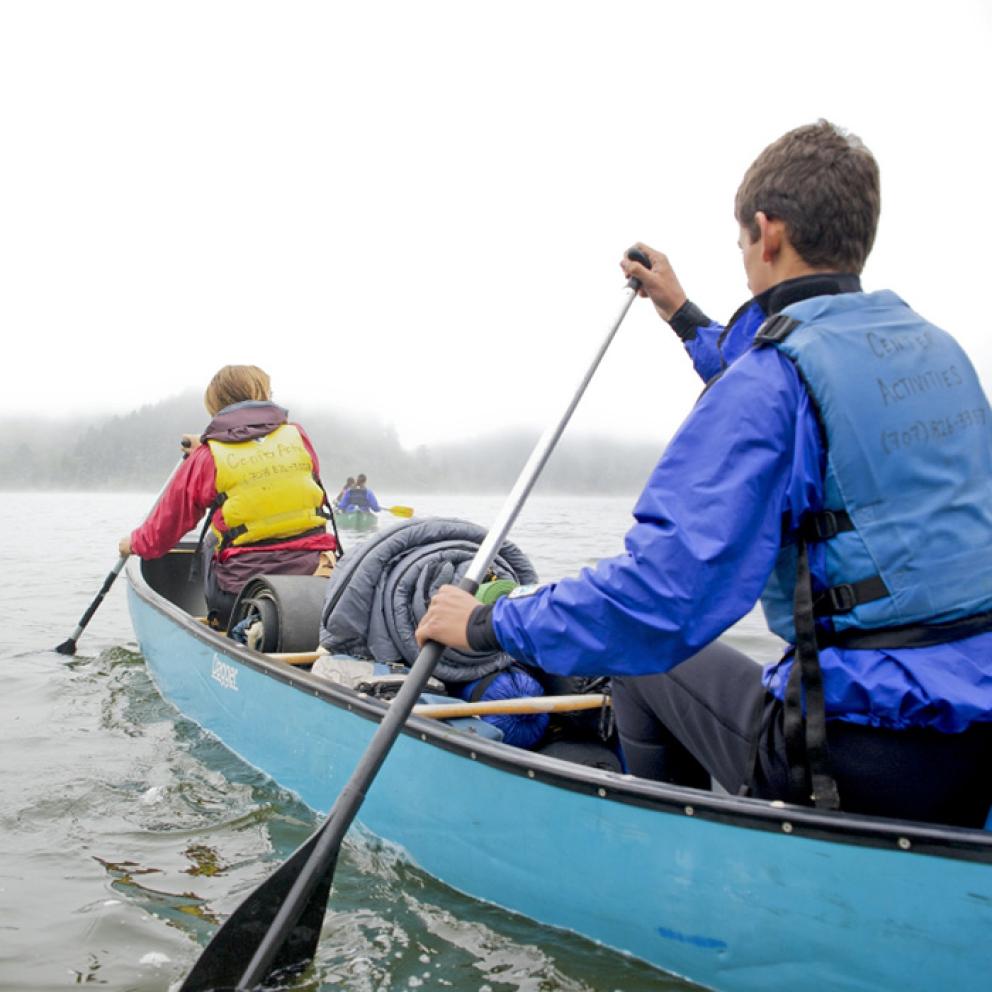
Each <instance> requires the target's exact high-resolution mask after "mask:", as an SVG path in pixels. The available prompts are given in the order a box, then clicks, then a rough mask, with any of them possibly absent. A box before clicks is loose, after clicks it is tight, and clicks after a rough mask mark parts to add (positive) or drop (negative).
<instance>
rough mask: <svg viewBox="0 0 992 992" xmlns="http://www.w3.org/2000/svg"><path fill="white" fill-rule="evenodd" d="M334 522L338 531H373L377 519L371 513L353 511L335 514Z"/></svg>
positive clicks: (377, 524) (377, 521)
mask: <svg viewBox="0 0 992 992" xmlns="http://www.w3.org/2000/svg"><path fill="white" fill-rule="evenodd" d="M334 522H335V523H336V524H337V525H338V528H339V529H340V530H358V531H364V530H375V529H376V528H377V527H378V526H379V517H378V516H377V515H376V514H374V513H372V512H371V511H365V510H354V511H352V512H350V513H340V512H339V513H335V514H334Z"/></svg>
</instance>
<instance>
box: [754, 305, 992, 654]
mask: <svg viewBox="0 0 992 992" xmlns="http://www.w3.org/2000/svg"><path fill="white" fill-rule="evenodd" d="M755 343H756V345H758V346H760V345H762V344H771V345H774V346H775V347H777V348H778V349H779V350H780V351H781V352H782V353H783V354H785V355H787V356H788V357H789V358H790V359H792V361H793V362H795V364H796V366H797V367H798V370H799V373H800V375H801V376H802V379H803V381H804V383H805V384H806V387H807V389H808V391H809V393H810V396H811V398H812V400H813V403H814V405H815V407H816V410H817V413H818V415H819V419H820V424H821V427H822V429H823V432H824V440H825V443H826V450H827V464H826V477H825V480H824V512H822V513H819V514H816V515H815V519H813V520H807V521H805V522H802V523H801V524H800V528H801V530H800V531H799V532H798V533H801V534H802V536H803V537H805V539H806V540H808V541H810V542H818V543H813V544H812V550H811V563H812V570H813V579H814V595H815V599H814V609H815V613H816V615H817V618H818V628H819V629H820V630H821V633H822V632H823V631H824V630H825V631H827V632H828V633H829V632H830V631H831V629H832V632H833V634H834V635H835V636H836V637H837V639H838V640H839V641H840V642H841V643H849V644H850V645H851V646H858V645H857V644H856V642H855V641H854V640H853V638H852V639H850V640H847V641H845V640H844V637H845V632H847V634H848V635H859V633H860V632H879V633H880V632H882V631H890V630H891V628H904V630H907V631H908V630H912V629H913V628H914V627H916V626H918V625H925V626H926V627H927V628H932V627H933V626H934V625H948V626H947V627H945V628H944V630H945V631H946V630H948V629H954V622H955V621H962V620H964V619H965V618H974V617H977V616H978V615H979V614H983V613H987V612H988V611H992V567H990V561H992V444H990V428H992V412H990V409H989V403H988V400H987V399H986V397H985V394H984V392H983V391H982V387H981V385H980V383H979V381H978V378H977V376H976V375H975V371H974V369H973V368H972V365H971V362H970V361H969V359H968V357H967V356H966V355H965V353H964V351H963V350H962V349H961V347H960V346H959V345H958V344H957V342H956V341H955V340H954V339H953V338H952V337H951V336H950V335H949V334H947V333H946V332H945V331H942V330H940V329H939V328H937V327H935V326H934V325H933V324H930V323H928V322H927V321H925V320H924V319H923V318H922V317H920V316H918V315H917V314H916V313H914V312H913V311H912V310H911V309H910V308H909V307H908V306H907V305H906V304H905V303H904V302H903V301H902V300H901V299H899V297H898V296H896V295H895V294H894V293H892V292H889V291H882V292H877V293H869V294H865V293H844V294H840V295H836V296H818V297H815V298H813V299H809V300H804V301H802V302H800V303H796V304H793V305H791V306H788V307H786V308H785V309H784V310H783V311H782V312H781V313H780V314H778V315H776V316H775V317H772V318H770V319H769V320H768V321H767V322H766V323H765V325H764V326H763V327H762V329H761V330H760V331H759V333H758V335H757V337H756V339H755ZM796 540H797V531H796V529H794V528H793V529H792V530H791V534H787V535H786V537H785V538H784V540H783V547H782V550H781V552H780V553H779V556H778V560H777V562H776V565H775V568H774V571H773V574H772V576H771V578H770V580H769V582H768V584H767V586H766V587H765V590H764V592H763V594H762V597H761V599H762V606H763V608H764V611H765V617H766V619H767V621H768V625H769V627H770V628H771V629H772V630H773V631H775V633H776V634H778V635H779V636H780V637H782V638H783V639H785V640H786V641H789V642H790V643H794V642H795V626H794V623H793V596H794V590H795V586H796V556H797V544H796ZM825 618H829V619H826V620H825ZM988 619H989V620H990V622H989V623H985V624H984V627H985V628H987V627H989V626H992V617H990V618H988ZM940 630H941V628H940V627H937V631H938V639H940V637H939V631H940ZM972 632H973V631H972ZM875 636H876V637H877V636H878V634H876V635H875ZM960 636H964V635H963V634H962V633H961V632H960V631H956V632H955V633H954V634H952V635H950V636H946V637H944V638H943V640H953V639H955V638H956V637H960ZM827 639H828V638H827ZM821 643H823V639H821ZM903 643H913V641H912V640H909V641H903ZM918 643H923V642H922V641H920V642H918ZM929 643H934V640H933V639H932V638H931V640H930V641H929ZM865 646H867V645H865Z"/></svg>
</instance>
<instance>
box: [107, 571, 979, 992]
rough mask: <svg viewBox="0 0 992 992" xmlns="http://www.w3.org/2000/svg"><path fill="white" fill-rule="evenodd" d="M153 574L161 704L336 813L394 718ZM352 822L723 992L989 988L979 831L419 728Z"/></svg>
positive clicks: (401, 743) (144, 580)
mask: <svg viewBox="0 0 992 992" xmlns="http://www.w3.org/2000/svg"><path fill="white" fill-rule="evenodd" d="M155 571H156V567H155V563H154V562H146V563H143V566H142V564H140V563H137V562H135V561H134V560H132V561H131V562H130V563H129V565H128V572H127V574H128V579H129V589H128V597H129V606H130V610H131V616H132V621H133V624H134V629H135V633H136V635H137V638H138V642H139V644H140V646H141V651H142V653H143V654H144V656H145V659H146V661H147V664H148V668H149V671H150V672H151V675H152V677H153V679H154V680H155V682H156V684H157V686H158V688H159V690H160V691H161V693H162V695H163V696H164V697H165V698H166V699H167V700H169V701H170V702H171V703H172V704H173V705H174V706H175V707H176V708H177V709H178V710H179V711H180V712H181V713H182V714H183V715H184V716H186V717H188V718H189V719H191V720H193V721H194V722H196V723H197V724H199V725H200V726H201V727H203V728H204V729H205V730H207V731H209V732H210V733H212V734H214V735H215V736H216V737H217V738H218V739H219V740H221V741H222V742H223V743H224V744H225V745H226V746H227V747H228V748H230V749H231V750H232V751H234V752H235V753H237V754H238V755H239V756H240V757H241V758H243V759H244V760H245V761H247V762H249V763H250V764H252V765H254V766H255V767H257V768H259V769H261V770H262V771H263V772H265V773H266V774H268V775H270V776H271V777H272V778H273V779H274V780H275V781H277V782H278V783H279V784H280V785H282V786H284V787H285V788H287V789H290V790H292V791H293V792H295V793H296V794H297V795H299V796H300V798H301V799H302V800H303V801H304V802H305V803H306V804H307V805H308V806H310V807H311V808H312V809H313V810H315V811H317V812H325V811H326V810H327V809H328V808H329V807H330V806H331V804H332V803H333V801H334V799H335V797H336V796H337V793H338V791H339V790H340V789H341V787H342V785H343V784H344V782H345V780H346V779H347V777H348V775H349V774H350V773H351V771H352V769H353V768H354V767H355V765H356V764H357V762H358V760H359V758H360V756H361V754H362V752H363V750H364V748H365V747H366V745H367V744H368V742H369V739H370V738H371V736H372V733H373V731H374V730H375V727H376V725H377V722H378V720H379V719H380V718H381V715H382V713H383V711H384V708H383V705H382V704H381V703H378V702H376V701H374V700H370V699H366V698H363V697H360V696H358V695H357V694H355V693H352V692H350V691H348V690H346V689H342V688H339V687H337V686H334V685H331V684H329V683H326V682H324V681H322V680H321V679H319V678H317V677H315V676H312V675H310V674H309V673H307V672H305V671H299V670H296V669H293V668H292V667H291V666H289V665H286V664H284V663H281V662H278V661H274V660H270V659H266V658H265V657H264V656H263V655H260V654H258V653H256V652H253V651H249V650H247V649H246V648H243V647H242V646H240V645H237V644H235V643H234V642H232V641H230V640H228V639H226V638H224V637H223V636H221V635H218V634H217V633H215V632H213V631H211V630H209V629H207V628H206V627H204V626H203V625H202V624H199V623H197V622H196V621H195V620H193V619H192V618H191V617H190V616H189V613H188V612H187V610H189V609H191V608H192V607H191V606H190V605H189V604H186V610H184V609H181V608H180V607H179V606H177V605H176V604H174V603H172V602H170V601H169V600H168V599H166V598H165V597H163V596H162V595H160V594H159V593H158V592H156V589H155V588H154V573H155ZM273 713H278V714H279V716H280V718H279V719H278V720H274V719H272V714H273ZM432 790H434V791H436V795H432ZM359 820H360V821H361V823H362V824H363V825H364V826H365V827H366V828H367V829H369V830H371V831H372V832H373V833H375V834H377V835H379V836H380V837H382V838H384V839H386V840H388V841H391V842H393V843H395V844H396V845H398V846H399V847H401V848H402V849H403V850H404V852H405V854H406V855H407V856H408V857H409V858H410V859H411V860H412V861H413V862H415V863H416V864H417V865H419V866H420V867H421V868H422V869H424V870H425V871H427V872H429V873H430V874H432V875H434V876H436V877H437V878H439V879H441V880H442V881H444V882H446V883H447V884H449V885H451V886H453V887H454V888H456V889H459V890H460V891H462V892H465V893H467V894H469V895H471V896H474V897H477V898H479V899H482V900H486V901H488V902H491V903H495V904H497V905H499V906H502V907H505V908H507V909H509V910H512V911H514V912H517V913H521V914H523V915H525V916H527V917H529V918H531V919H533V920H535V921H536V922H537V923H540V924H543V925H546V926H551V927H560V928H564V929H566V930H570V931H574V932H575V933H578V934H581V935H583V936H585V937H587V938H590V939H591V940H594V941H598V942H600V943H602V944H605V945H607V946H608V947H611V948H614V949H616V950H619V951H621V952H625V953H628V954H630V955H633V956H635V957H637V958H640V959H643V960H644V961H647V962H649V963H651V964H653V965H656V966H657V967H659V968H662V969H664V970H665V971H668V972H671V973H673V974H676V975H681V976H684V977H686V978H688V979H690V980H692V981H694V982H697V983H698V984H700V985H702V986H705V987H708V988H712V989H718V990H723V992H768V990H772V989H774V990H780V989H781V990H784V989H789V990H810V992H812V990H817V992H819V990H823V989H831V990H833V989H851V990H864V992H867V990H873V992H874V990H880V989H899V990H900V992H917V990H918V992H932V990H934V989H938V988H939V989H944V990H953V989H974V988H984V987H987V985H986V983H987V982H988V979H989V975H990V974H992V939H990V937H989V935H990V934H992V834H988V833H986V832H984V831H973V830H954V829H943V828H937V827H930V826H926V825H919V824H908V823H900V822H898V821H890V820H882V819H874V818H869V817H855V816H847V815H843V814H837V813H821V812H816V811H813V810H808V809H805V808H800V807H794V806H784V805H776V804H770V803H765V802H762V801H759V800H753V799H743V798H738V797H732V796H725V795H724V796H721V795H716V794H711V793H707V792H701V791H697V790H692V789H682V788H677V787H673V786H666V785H663V784H660V783H652V782H645V781H642V780H639V779H634V778H632V777H631V776H624V775H618V774H613V773H611V772H606V771H601V770H598V769H592V768H587V767H584V766H578V765H572V764H569V763H566V762H561V761H558V760H556V759H553V758H547V757H544V756H540V755H536V754H533V753H531V752H528V751H522V750H519V749H516V748H512V747H509V746H507V745H504V744H502V743H499V742H495V741H490V740H485V739H481V738H478V737H475V736H474V735H470V734H465V733H461V732H459V731H456V730H452V729H448V728H446V727H445V726H444V725H442V724H438V723H436V722H433V721H428V720H424V719H417V718H414V719H412V720H411V721H410V722H409V724H408V726H407V728H406V730H405V731H404V733H403V734H402V735H401V736H400V737H399V739H398V740H397V741H396V744H395V746H394V747H393V750H392V751H391V753H390V754H389V756H388V758H387V760H386V762H385V764H384V765H383V767H382V769H381V771H380V773H379V775H378V776H377V778H376V781H375V782H374V784H373V785H372V787H371V789H370V790H369V793H368V797H367V799H366V800H365V803H364V805H363V807H362V809H361V811H360V813H359Z"/></svg>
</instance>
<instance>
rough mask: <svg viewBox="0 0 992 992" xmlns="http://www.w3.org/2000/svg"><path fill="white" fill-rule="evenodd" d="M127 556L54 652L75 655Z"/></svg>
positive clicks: (159, 496)
mask: <svg viewBox="0 0 992 992" xmlns="http://www.w3.org/2000/svg"><path fill="white" fill-rule="evenodd" d="M185 458H186V455H183V457H182V458H181V459H180V460H179V462H178V463H177V464H176V467H175V468H174V469H173V470H172V471H171V472H170V473H169V477H168V478H167V479H166V480H165V484H164V485H163V486H162V488H161V489H160V490H159V491H158V495H157V496H156V497H155V502H154V503H152V505H151V509H150V510H149V511H148V513H146V514H145V520H147V519H148V518H149V517H150V516H151V515H152V513H153V512H154V510H155V507H156V506H158V501H159V500H160V499H161V498H162V496H163V495H164V493H165V491H166V489H168V488H169V485H170V483H171V482H172V480H173V478H174V477H175V475H176V472H178V471H179V466H180V465H182V463H183V461H184V460H185ZM127 559H128V556H127V555H121V556H120V558H118V559H117V564H116V565H114V567H113V568H112V569H111V570H110V571H109V572H108V573H107V577H106V578H105V579H104V580H103V585H102V586H101V587H100V591H99V592H98V593H97V594H96V598H95V599H94V600H93V602H92V603H90V605H89V607H88V608H87V610H86V612H85V613H84V614H83V615H82V616H81V617H80V618H79V623H77V624H76V629H75V630H74V631H73V632H72V633H71V634H70V635H69V639H68V640H66V641H63V642H62V643H61V644H60V645H59V646H58V647H57V648H56V649H55V650H56V651H58V653H59V654H75V653H76V641H78V640H79V637H80V635H81V634H82V633H83V631H84V630H85V629H86V625H87V624H88V623H89V622H90V620H92V619H93V614H94V613H96V611H97V610H98V609H99V608H100V604H101V603H102V602H103V599H104V597H105V596H106V595H107V593H108V592H110V587H111V586H112V585H113V584H114V581H115V580H116V579H117V576H118V575H120V574H121V572H122V571H123V570H124V566H125V565H126V564H127Z"/></svg>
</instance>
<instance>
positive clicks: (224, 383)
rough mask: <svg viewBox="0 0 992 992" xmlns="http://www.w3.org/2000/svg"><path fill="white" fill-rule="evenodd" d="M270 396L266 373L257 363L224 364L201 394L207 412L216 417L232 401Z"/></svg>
mask: <svg viewBox="0 0 992 992" xmlns="http://www.w3.org/2000/svg"><path fill="white" fill-rule="evenodd" d="M271 398H272V385H271V383H270V382H269V377H268V375H267V374H266V373H265V372H263V371H262V370H261V369H260V368H259V367H258V366H257V365H225V366H224V367H223V368H222V369H221V370H220V371H219V372H218V373H217V374H216V375H215V376H214V377H213V378H212V379H211V380H210V385H209V386H207V391H206V392H205V393H204V394H203V403H204V406H206V408H207V413H209V414H210V416H211V417H216V416H217V414H218V413H220V411H221V410H223V409H224V407H226V406H230V405H231V404H232V403H241V402H243V401H244V400H268V399H271Z"/></svg>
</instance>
